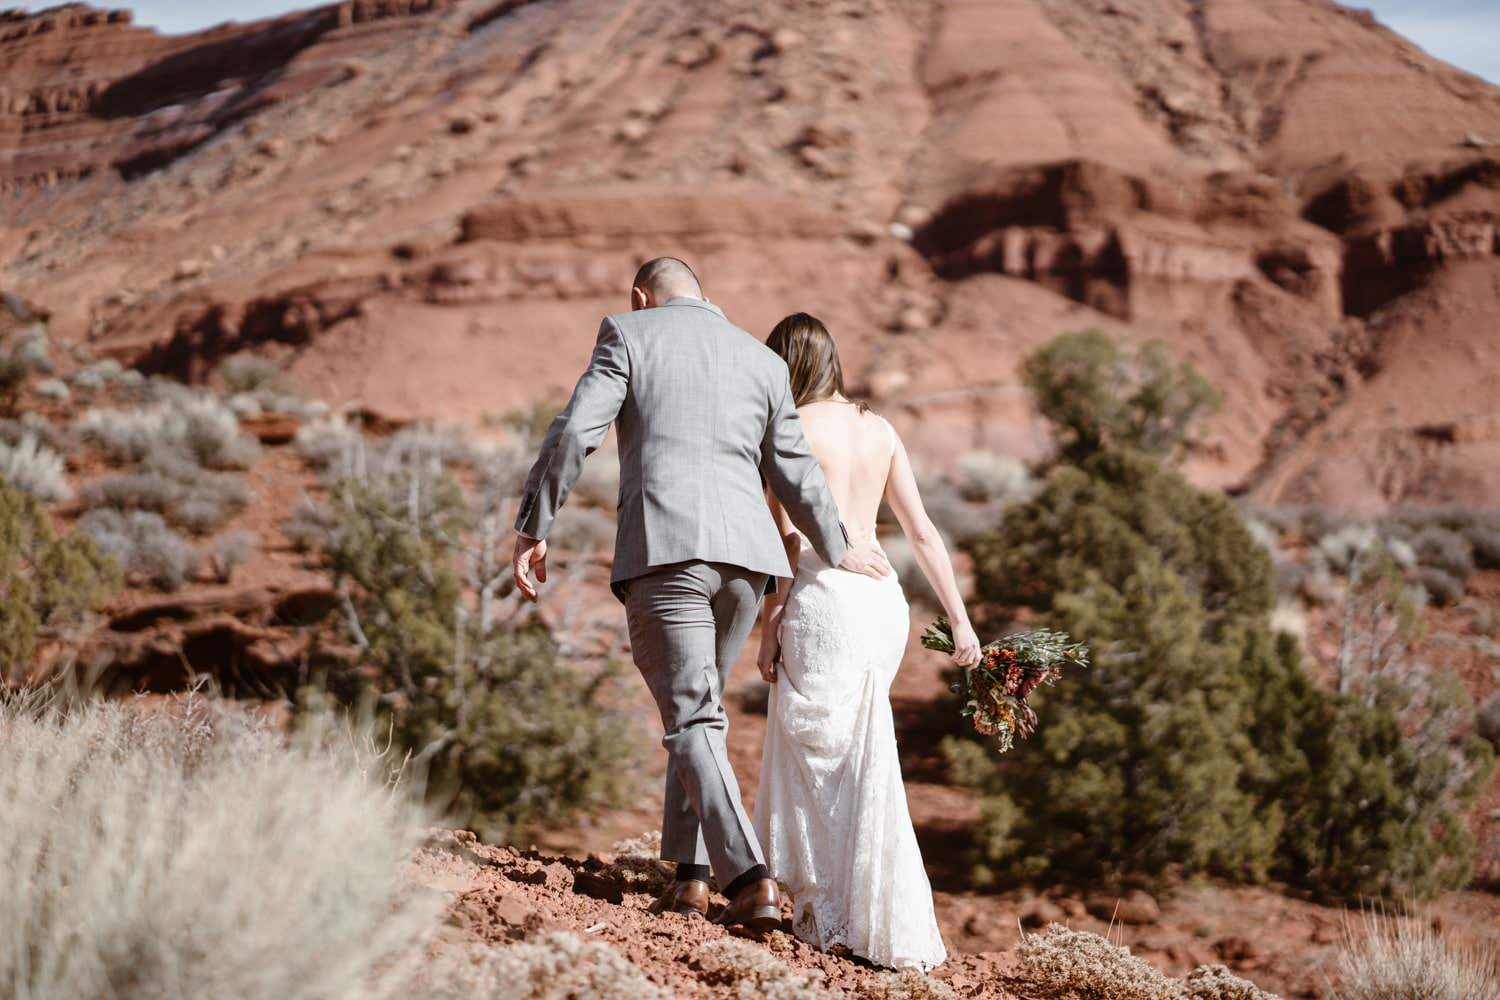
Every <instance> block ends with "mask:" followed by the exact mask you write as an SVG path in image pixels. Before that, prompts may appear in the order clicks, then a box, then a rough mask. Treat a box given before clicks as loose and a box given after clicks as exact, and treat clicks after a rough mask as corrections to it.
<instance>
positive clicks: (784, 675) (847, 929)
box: [755, 313, 979, 970]
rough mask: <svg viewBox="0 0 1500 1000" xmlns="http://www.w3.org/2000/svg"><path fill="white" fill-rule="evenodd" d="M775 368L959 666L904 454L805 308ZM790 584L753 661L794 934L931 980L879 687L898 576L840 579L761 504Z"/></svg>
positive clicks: (888, 661)
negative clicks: (894, 534)
mask: <svg viewBox="0 0 1500 1000" xmlns="http://www.w3.org/2000/svg"><path fill="white" fill-rule="evenodd" d="M766 343H767V345H768V346H769V347H770V348H771V349H772V350H773V351H775V352H776V353H777V354H779V355H781V357H782V358H783V359H784V360H785V361H786V363H787V368H788V370H789V371H790V374H791V384H792V394H793V397H794V399H795V402H796V404H797V410H798V412H799V414H800V415H801V418H802V425H803V430H804V432H805V433H806V435H807V440H808V442H809V443H810V444H811V446H812V449H813V451H814V453H816V455H817V457H818V461H819V462H820V463H821V464H822V466H823V471H824V474H825V475H826V476H827V479H828V485H829V488H830V489H831V490H832V491H833V495H834V497H835V499H836V500H837V501H838V506H839V510H840V512H841V513H842V514H843V519H844V524H845V526H846V528H847V530H848V532H849V535H850V538H851V539H861V540H863V539H874V537H875V517H876V513H877V512H878V510H879V508H880V501H881V498H882V497H884V498H885V499H886V500H887V501H888V502H889V503H890V506H891V510H892V511H893V512H894V513H895V515H896V519H897V521H899V522H900V524H901V530H902V531H903V532H905V534H906V537H907V538H908V539H909V540H910V542H911V546H912V550H913V552H914V554H915V556H916V561H917V565H918V566H919V567H920V568H921V570H922V573H923V575H925V576H926V577H927V580H928V582H929V583H930V584H931V585H932V588H933V590H934V591H935V592H936V593H937V595H938V598H939V599H940V600H941V602H942V605H943V609H944V611H946V612H947V614H948V619H949V621H951V622H952V623H953V635H954V639H955V642H956V644H957V647H958V648H957V651H956V652H955V653H954V660H955V661H957V662H958V663H959V664H961V665H964V666H970V665H972V664H974V663H977V662H978V660H979V639H978V638H977V637H976V636H975V634H974V629H973V627H972V626H971V625H970V624H969V616H968V613H967V612H966V611H965V610H964V605H963V600H962V598H961V597H960V595H959V592H958V584H957V582H956V580H955V579H954V576H953V564H952V562H951V561H950V560H949V558H948V552H947V550H946V548H944V546H943V542H942V539H941V538H940V537H939V536H938V532H937V529H936V528H934V527H933V524H932V521H931V519H929V518H928V516H927V512H926V510H925V509H924V508H923V506H922V498H921V496H920V495H919V494H918V492H917V485H916V479H915V477H914V476H913V475H912V469H911V463H910V461H909V460H908V459H907V456H906V449H905V448H904V447H903V446H902V444H901V439H900V438H899V437H898V436H897V435H896V432H895V430H894V429H893V428H892V427H891V425H890V424H889V423H887V422H886V421H885V420H884V419H883V418H881V417H879V416H876V415H875V414H874V413H872V412H870V410H869V409H868V408H867V407H866V406H864V405H863V404H860V403H855V402H852V401H851V400H850V399H849V398H848V397H847V395H846V394H845V392H844V386H843V376H842V373H841V371H840V368H839V357H838V349H837V347H836V346H835V345H834V342H833V337H832V336H831V335H830V334H829V333H828V329H827V328H826V327H825V326H824V325H823V324H822V323H821V322H819V321H818V320H817V319H815V318H814V317H812V316H809V315H807V314H806V313H797V314H796V315H793V316H788V317H787V318H786V319H784V320H782V321H781V322H780V323H779V324H777V326H776V329H775V330H773V331H772V332H771V336H770V337H769V338H768V339H767V341H766ZM770 502H771V506H772V510H773V512H774V513H775V515H776V521H777V524H778V526H779V527H780V529H781V535H782V540H783V542H784V543H785V544H786V547H787V555H788V556H789V557H790V558H791V564H792V572H793V574H794V580H793V582H792V585H791V586H790V587H786V586H782V587H781V588H779V589H778V590H777V592H776V593H775V594H773V595H772V596H771V597H770V598H769V599H768V600H767V602H766V606H765V609H764V611H763V612H762V614H763V619H762V631H761V646H760V656H759V658H758V663H759V667H760V673H761V676H762V677H764V678H765V680H766V682H767V683H769V684H770V685H771V694H770V705H769V710H768V719H767V724H766V738H765V748H764V750H763V752H762V755H761V765H760V790H759V792H757V794H756V796H755V832H756V834H757V836H758V837H759V839H760V842H761V846H762V848H763V849H764V850H765V853H766V863H767V865H768V866H769V868H770V869H771V873H772V874H773V875H774V876H775V877H776V879H777V880H778V881H780V882H781V883H782V884H783V885H784V886H785V887H786V889H787V890H788V892H789V893H790V895H791V898H792V906H793V918H792V923H793V928H794V930H795V931H796V933H797V936H798V937H800V938H802V939H803V940H806V941H808V942H810V943H812V944H813V945H815V946H817V947H819V948H822V949H828V948H831V947H833V946H836V945H842V946H844V947H846V948H848V949H849V950H850V951H852V952H853V953H854V954H856V955H860V956H862V957H864V958H866V959H868V960H870V961H871V962H874V963H876V964H877V965H882V966H887V967H891V968H903V967H914V968H920V969H923V970H925V969H930V968H932V967H934V966H937V965H940V964H942V962H943V960H944V959H945V958H946V957H947V951H946V950H945V949H944V947H943V939H942V936H941V934H940V933H939V932H938V926H937V919H936V917H935V916H934V914H933V908H932V888H931V886H930V885H929V884H928V881H927V873H926V871H925V870H924V868H923V866H922V855H921V852H920V851H919V849H918V847H917V838H916V833H915V831H914V830H913V829H912V824H911V817H910V815H909V814H908V813H907V808H906V792H905V789H904V788H903V786H902V784H901V766H900V761H899V759H898V758H897V754H896V734H895V729H894V725H893V722H892V717H891V705H890V688H891V682H892V680H894V679H895V676H896V670H897V668H898V667H900V665H901V658H902V656H903V654H904V653H905V651H906V641H907V633H908V629H909V627H910V618H909V616H908V612H907V606H906V597H905V595H904V594H903V593H902V591H901V584H900V582H899V581H898V580H897V579H896V577H895V576H894V575H891V576H887V577H884V578H882V579H874V578H870V577H862V576H857V575H855V574H853V573H840V572H838V571H837V570H835V569H832V568H830V567H829V566H828V565H827V564H825V563H824V562H823V561H822V560H821V559H819V558H818V555H817V553H816V552H814V551H813V549H812V547H811V546H810V545H809V544H808V542H807V540H806V539H805V538H803V537H802V536H801V535H800V534H799V533H798V532H797V530H796V529H795V528H793V527H792V524H791V521H790V520H789V519H788V518H787V516H786V514H785V513H784V512H783V511H782V510H781V508H780V506H779V505H778V504H777V503H776V500H775V498H774V497H772V498H771V501H770Z"/></svg>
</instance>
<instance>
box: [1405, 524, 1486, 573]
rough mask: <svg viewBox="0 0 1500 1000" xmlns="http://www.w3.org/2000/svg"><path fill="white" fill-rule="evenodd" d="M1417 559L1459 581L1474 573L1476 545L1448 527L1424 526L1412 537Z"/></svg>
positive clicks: (1424, 564)
mask: <svg viewBox="0 0 1500 1000" xmlns="http://www.w3.org/2000/svg"><path fill="white" fill-rule="evenodd" d="M1412 548H1414V549H1416V552H1417V561H1418V562H1419V563H1421V564H1422V565H1423V566H1426V567H1429V568H1431V569H1439V570H1442V571H1443V572H1444V573H1447V574H1448V575H1449V576H1451V577H1453V578H1454V579H1456V580H1458V581H1459V583H1463V581H1465V580H1467V579H1468V578H1469V577H1471V576H1473V575H1474V547H1473V546H1472V545H1470V544H1469V540H1468V539H1467V538H1465V537H1464V536H1463V535H1461V534H1459V533H1458V532H1456V531H1450V530H1449V529H1447V528H1440V527H1430V528H1423V529H1422V530H1421V531H1420V532H1418V534H1417V536H1416V537H1415V538H1414V539H1412Z"/></svg>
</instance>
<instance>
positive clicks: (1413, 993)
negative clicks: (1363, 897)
mask: <svg viewBox="0 0 1500 1000" xmlns="http://www.w3.org/2000/svg"><path fill="white" fill-rule="evenodd" d="M1361 925H1362V926H1360V927H1359V928H1357V929H1356V928H1354V927H1348V928H1346V931H1345V935H1344V945H1343V948H1342V950H1341V951H1340V953H1339V964H1338V985H1337V987H1336V988H1335V989H1334V990H1333V991H1332V995H1333V997H1335V998H1336V1000H1478V998H1480V997H1495V996H1500V968H1497V967H1496V962H1495V957H1494V955H1493V954H1488V953H1484V952H1480V951H1476V950H1472V949H1468V948H1461V947H1459V946H1457V945H1455V944H1453V943H1451V942H1449V941H1446V940H1444V939H1443V938H1442V936H1441V935H1439V934H1438V932H1437V931H1436V930H1434V929H1433V927H1432V924H1431V923H1430V922H1429V921H1426V920H1413V919H1408V920H1402V919H1388V918H1386V917H1384V916H1382V915H1381V914H1379V913H1372V912H1369V911H1366V913H1365V915H1364V918H1363V919H1362V921H1361Z"/></svg>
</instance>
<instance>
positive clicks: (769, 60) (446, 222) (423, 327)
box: [0, 0, 1500, 511]
mask: <svg viewBox="0 0 1500 1000" xmlns="http://www.w3.org/2000/svg"><path fill="white" fill-rule="evenodd" d="M1497 142H1500V89H1497V88H1495V87H1493V86H1490V85H1489V84H1486V83H1484V82H1483V81H1481V80H1479V79H1477V78H1475V77H1473V76H1470V75H1467V74H1465V73H1462V72H1460V71H1458V70H1456V69H1454V68H1452V67H1449V66H1446V65H1444V64H1442V63H1439V62H1437V61H1435V60H1433V59H1432V58H1430V57H1428V56H1427V55H1425V54H1424V53H1423V52H1422V51H1420V50H1419V49H1417V48H1416V47H1415V46H1413V45H1411V44H1410V43H1408V42H1406V41H1405V40H1403V39H1401V38H1400V37H1398V36H1397V35H1395V34H1393V33H1391V32H1390V31H1388V30H1387V29H1385V28H1384V27H1382V26H1380V25H1379V24H1378V23H1377V22H1376V21H1375V20H1374V18H1373V17H1372V16H1370V15H1369V14H1368V13H1364V12H1360V11H1355V10H1351V9H1348V8H1345V7H1342V6H1339V5H1337V4H1334V3H1329V2H1326V0H931V2H917V0H797V2H792V0H785V2H777V3H761V2H750V0H718V2H707V0H697V2H692V0H625V2H621V0H531V2H527V0H498V2H497V0H347V2H343V3H339V4H336V5H333V6H328V7H324V8H320V9H317V10H313V11H309V12H306V13H300V14H292V15H288V16H286V17H282V18H278V19H275V20H271V21H263V22H259V23H255V24H249V25H236V26H228V27H222V28H217V29H213V30H211V31H208V32H204V33H200V34H196V35H190V36H182V37H170V38H164V37H161V36H159V35H157V34H155V33H154V32H151V31H149V30H144V29H140V28H136V27H133V26H132V25H131V23H130V18H129V15H128V14H126V13H123V12H115V11H100V10H95V9H92V8H89V7H86V6H82V5H68V6H64V7H59V8H55V9H52V10H49V11H44V12H42V13H38V14H23V13H16V12H12V13H4V14H0V227H3V228H0V261H3V262H4V270H3V278H0V282H3V285H4V290H5V291H7V292H11V293H15V294H19V295H20V296H21V297H23V298H24V299H26V300H27V301H29V302H32V303H35V304H37V305H39V306H41V307H42V308H44V309H46V310H48V311H50V312H51V314H52V328H53V331H54V334H55V335H57V336H59V337H61V338H62V339H65V340H69V341H72V342H75V343H78V344H82V345H87V346H88V347H89V348H90V349H91V350H92V351H94V352H96V353H99V354H107V355H111V356H115V357H118V358H120V359H121V360H124V361H126V362H129V363H131V364H135V365H137V366H140V367H142V368H143V369H146V370H148V371H165V372H174V373H177V374H180V375H182V376H184V377H188V378H199V377H202V376H204V374H205V373H206V372H208V371H209V370H211V368H212V366H213V365H214V364H215V363H216V362H217V360H218V359H219V358H221V357H222V356H223V355H225V354H227V353H230V352H234V351H238V350H242V349H251V350H256V351H261V352H265V353H270V354H273V355H275V356H276V357H278V358H280V359H282V360H284V361H286V363H287V364H288V365H289V367H290V369H291V371H292V373H293V375H294V377H296V378H297V379H298V380H299V381H300V382H301V383H302V384H304V385H305V386H306V387H308V388H309V389H311V390H313V391H315V392H317V393H319V394H322V395H324V396H326V397H328V398H329V399H331V400H347V399H356V398H357V399H359V400H362V401H363V402H364V403H365V404H367V405H369V406H371V407H374V408H376V409H379V410H382V411H386V412H391V413H396V414H401V415H411V416H422V417H428V418H434V419H441V420H454V421H463V422H469V423H477V422H478V421H479V419H480V418H481V417H482V416H483V415H485V414H489V413H501V412H504V411H507V410H510V409H513V408H515V407H518V406H522V405H525V404H527V403H529V402H531V401H534V400H538V399H557V398H560V397H562V396H564V395H565V394H566V392H567V390H568V388H569V387H570V384H571V381H572V379H573V377H574V376H575V375H576V373H577V371H578V370H579V369H580V368H581V366H582V364H583V363H584V361H585V359H586V357H587V354H588V348H589V345H590V344H591V342H592V337H593V333H594V328H595V324H596V323H597V319H598V316H599V315H600V314H601V313H603V312H606V311H613V310H617V309H620V308H623V307H624V304H625V295H624V289H623V286H624V285H625V283H626V282H627V281H628V276H629V274H630V273H631V271H632V269H633V267H634V266H635V264H636V263H637V261H638V260H639V259H640V258H642V257H644V256H647V255H652V254H656V253H664V252H665V253H675V254H678V255H682V256H685V257H688V258H689V259H691V260H692V261H693V262H694V263H695V264H696V265H697V266H698V269H699V270H700V272H701V274H702V276H703V277H704V280H705V284H706V287H707V291H708V293H709V295H710V297H712V298H713V299H715V300H716V301H718V302H719V303H720V304H722V305H724V306H725V307H726V308H727V309H728V311H729V313H730V315H731V317H733V318H734V319H736V320H737V321H738V322H739V323H740V324H741V325H742V326H744V327H746V328H747V329H749V330H751V331H754V332H757V333H761V332H764V331H766V330H768V329H769V327H770V326H771V324H773V323H774V322H775V320H776V319H777V318H779V317H780V316H781V315H782V314H784V313H786V312H789V311H792V310H796V309H805V310H808V311H811V312H814V313H818V314H820V315H822V316H823V317H824V318H825V319H826V320H828V321H829V323H830V326H831V327H832V328H833V330H834V332H835V334H836V335H837V336H838V337H839V338H840V340H841V343H842V344H843V345H844V352H845V362H846V368H847V369H849V370H850V371H852V373H853V374H854V375H855V376H856V381H857V382H858V384H859V385H860V387H861V388H862V389H863V390H864V391H866V392H867V393H868V394H869V395H870V396H871V397H872V398H873V399H874V400H875V402H876V405H877V406H878V407H879V408H880V409H882V410H883V411H885V412H887V413H889V414H890V415H891V416H892V417H893V418H895V419H896V420H897V422H898V423H899V424H900V425H901V426H902V428H903V429H904V430H905V431H906V432H907V434H908V438H909V440H910V441H911V443H912V444H913V446H914V448H915V449H916V450H917V451H918V453H920V454H922V455H924V456H926V457H927V462H928V464H929V465H930V466H934V467H936V466H941V465H943V464H944V463H945V462H947V461H949V460H951V459H952V458H953V457H955V456H956V455H957V454H959V453H961V452H963V451H967V450H970V449H973V448H979V447H985V448H990V449H993V450H998V451H1003V452H1008V453H1013V454H1019V455H1022V456H1025V457H1034V456H1036V455H1038V454H1040V453H1041V452H1042V451H1043V450H1044V448H1045V447H1046V443H1045V440H1044V438H1043V435H1042V429H1041V428H1040V427H1039V425H1038V421H1037V420H1036V419H1035V417H1034V415H1033V413H1032V411H1031V409H1030V407H1029V404H1028V402H1027V399H1026V395H1025V393H1024V391H1023V389H1022V388H1021V386H1020V384H1019V382H1018V379H1017V375H1016V372H1015V363H1016V361H1017V359H1018V358H1019V357H1020V356H1022V355H1023V354H1024V353H1025V352H1026V351H1028V350H1029V349H1031V348H1033V347H1034V346H1036V345H1037V344H1039V343H1041V342H1043V341H1044V340H1046V339H1048V338H1050V337H1052V336H1053V335H1055V334H1057V333H1059V332H1062V331H1065V330H1071V329H1078V328H1083V327H1091V326H1093V327H1100V328H1103V329H1105V330H1108V331H1112V332H1116V333H1119V334H1121V335H1125V336H1129V337H1136V338H1146V337H1160V338H1162V339H1164V340H1165V341H1167V342H1168V344H1170V345H1171V346H1172V347H1173V348H1174V349H1175V350H1176V351H1177V352H1178V353H1179V354H1181V355H1182V356H1184V357H1186V358H1188V359H1190V360H1192V361H1193V362H1194V363H1195V364H1197V365H1198V366H1199V367H1201V368H1202V369H1203V370H1204V371H1205V372H1206V373H1207V374H1208V375H1209V376H1210V377H1212V378H1213V379H1214V380H1215V381H1216V382H1217V383H1218V384H1219V385H1220V387H1221V388H1222V389H1223V390H1224V392H1225V395H1226V400H1227V405H1226V408H1225V410H1224V412H1223V414H1222V415H1221V417H1220V418H1218V420H1217V421H1216V423H1215V425H1214V426H1213V428H1212V433H1211V434H1210V436H1209V438H1208V440H1206V441H1205V442H1203V443H1202V445H1201V446H1200V447H1199V449H1198V450H1197V452H1196V454H1195V455H1194V457H1193V459H1192V463H1191V466H1190V468H1191V471H1192V473H1193V475H1194V476H1195V477H1196V478H1197V479H1198V480H1199V481H1201V482H1204V483H1208V484H1214V485H1220V486H1225V487H1233V488H1237V489H1243V490H1247V491H1250V492H1252V493H1253V494H1254V495H1256V496H1258V497H1259V498H1262V499H1265V500H1268V501H1275V502H1325V503H1329V504H1333V505H1336V506H1343V507H1349V508H1354V509H1360V510H1367V511H1368V510H1378V509H1381V508H1383V507H1385V506H1388V505H1392V504H1399V503H1408V502H1442V501H1449V500H1456V501H1460V502H1465V503H1473V504H1480V503H1488V502H1492V501H1493V499H1494V497H1496V496H1497V495H1500V402H1497V400H1500V346H1497V343H1496V341H1495V329H1496V325H1497V322H1500V259H1497V255H1500V152H1497V148H1500V147H1496V146H1495V145H1493V144H1494V143H1497Z"/></svg>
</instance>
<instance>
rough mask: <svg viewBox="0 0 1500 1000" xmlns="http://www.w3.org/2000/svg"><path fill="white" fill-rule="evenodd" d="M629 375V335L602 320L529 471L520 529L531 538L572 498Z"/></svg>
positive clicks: (620, 401) (621, 402)
mask: <svg viewBox="0 0 1500 1000" xmlns="http://www.w3.org/2000/svg"><path fill="white" fill-rule="evenodd" d="M629 380H630V357H629V354H628V353H627V351H626V349H625V338H624V337H623V336H622V335H621V333H620V328H619V327H618V326H616V325H615V322H614V320H612V319H610V318H609V317H605V319H604V322H603V323H602V324H600V326H599V339H598V341H597V342H596V343H595V344H594V356H593V357H592V358H591V359H590V360H589V366H588V368H587V369H586V370H585V371H584V373H583V376H582V377H581V378H579V380H578V385H577V386H576V387H574V389H573V398H572V399H570V400H568V405H567V407H566V408H565V409H564V410H563V411H562V412H561V413H559V414H558V415H557V417H556V419H554V420H553V421H552V426H551V427H549V428H548V429H547V436H546V437H545V438H544V439H543V440H542V450H541V454H540V455H538V456H537V460H536V464H535V465H533V466H532V467H531V474H530V475H529V476H527V477H526V489H525V490H524V491H523V492H522V494H521V510H520V513H519V514H517V516H516V530H517V531H519V532H521V533H522V534H523V535H529V536H531V537H532V538H546V537H547V532H548V531H549V530H551V528H552V522H553V521H554V520H555V519H556V518H557V512H558V511H559V510H560V509H561V508H562V505H563V503H564V502H565V501H566V500H567V499H568V493H569V492H570V491H571V490H572V489H573V484H574V483H576V482H577V481H578V474H579V472H580V471H581V470H582V469H583V460H584V459H585V458H586V457H588V456H589V455H590V454H591V453H592V452H593V451H594V449H596V448H598V447H599V445H600V444H602V443H603V442H604V436H605V434H607V433H609V425H610V424H611V423H613V422H614V419H615V417H617V416H619V413H620V407H622V406H623V405H624V404H625V391H626V388H627V386H628V384H629Z"/></svg>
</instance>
